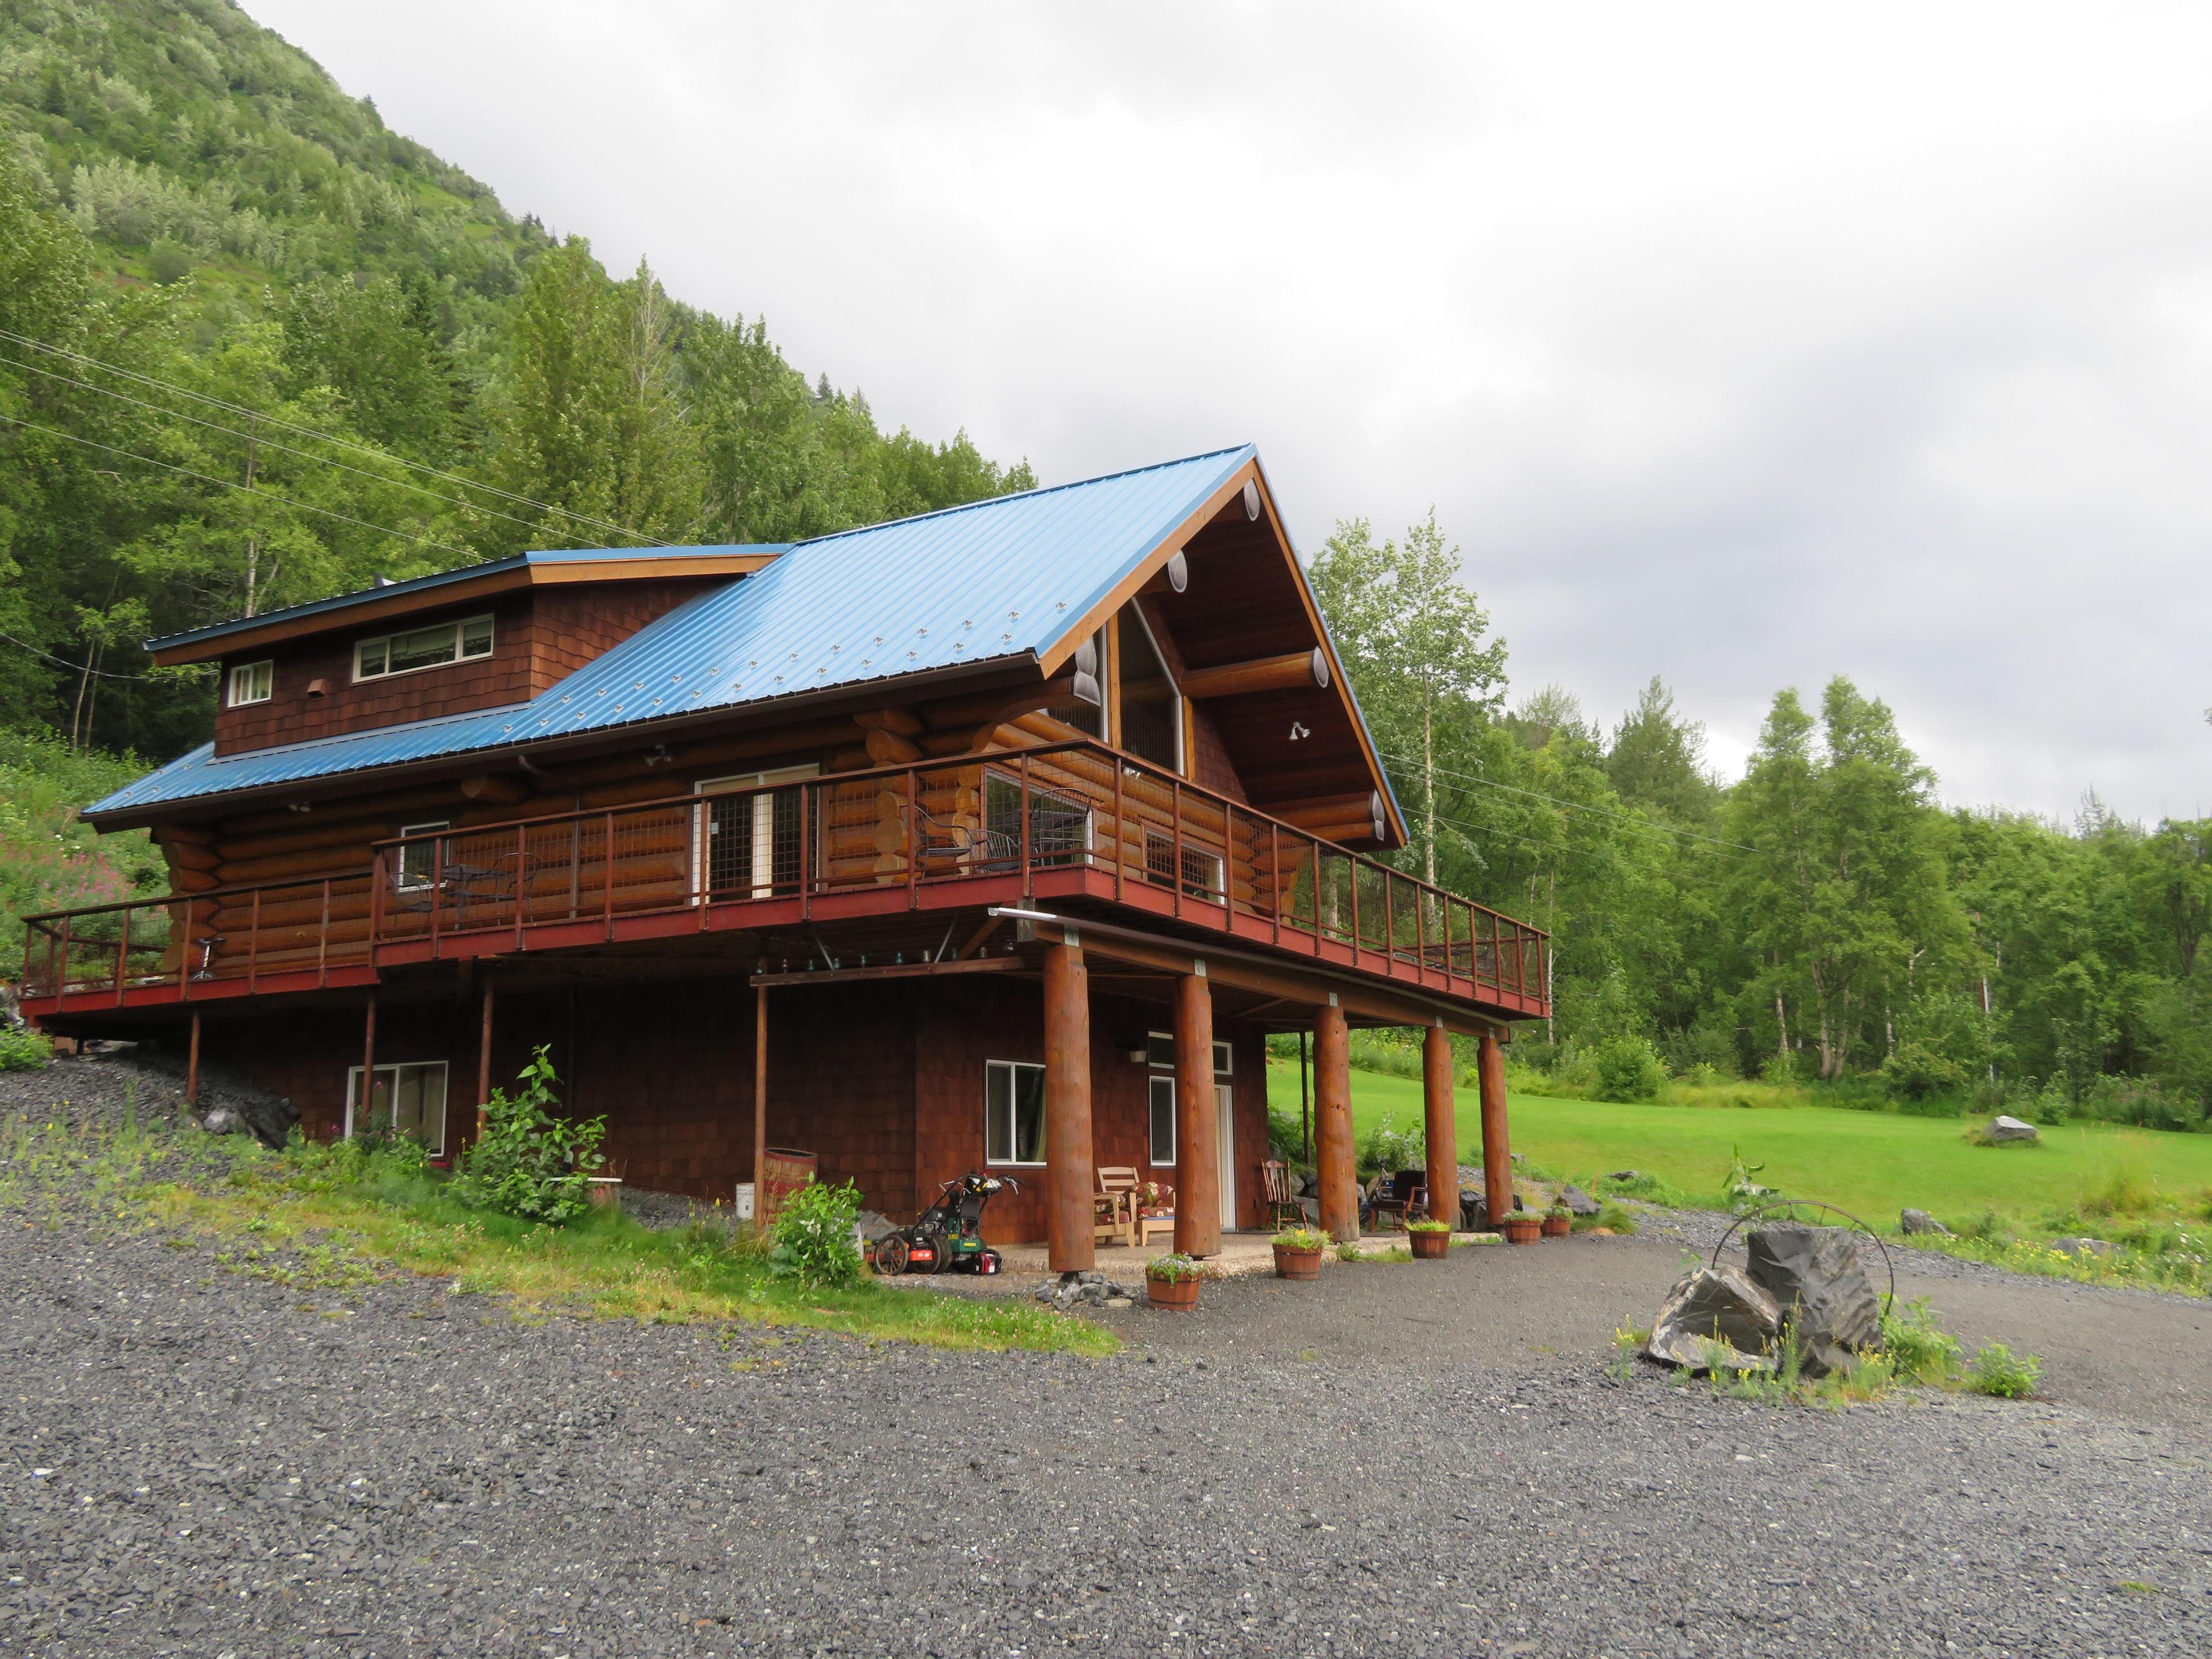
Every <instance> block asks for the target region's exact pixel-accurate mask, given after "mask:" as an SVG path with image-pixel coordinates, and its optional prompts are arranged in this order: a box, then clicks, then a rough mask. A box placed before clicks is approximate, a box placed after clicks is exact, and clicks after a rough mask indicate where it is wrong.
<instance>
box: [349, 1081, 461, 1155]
mask: <svg viewBox="0 0 2212 1659" xmlns="http://www.w3.org/2000/svg"><path fill="white" fill-rule="evenodd" d="M345 1127H346V1133H347V1135H348V1136H349V1137H350V1136H353V1135H357V1134H367V1133H374V1134H386V1135H391V1136H392V1137H394V1138H395V1139H398V1138H401V1137H404V1138H405V1139H409V1140H412V1141H415V1142H417V1143H418V1144H420V1145H421V1146H422V1147H424V1148H425V1149H426V1150H427V1151H428V1152H429V1154H430V1156H431V1157H432V1158H443V1157H444V1156H445V1155H446V1062H445V1061H444V1060H417V1061H409V1062H404V1063H402V1064H400V1065H397V1066H378V1067H377V1068H376V1080H375V1082H374V1084H373V1085H371V1086H370V1088H369V1092H368V1102H367V1103H366V1104H365V1105H364V1104H363V1103H362V1098H361V1067H360V1066H349V1067H348V1068H347V1071H346V1116H345Z"/></svg>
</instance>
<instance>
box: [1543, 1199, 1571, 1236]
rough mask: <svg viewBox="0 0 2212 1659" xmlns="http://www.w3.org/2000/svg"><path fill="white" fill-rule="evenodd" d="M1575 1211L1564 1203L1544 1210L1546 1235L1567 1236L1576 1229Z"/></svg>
mask: <svg viewBox="0 0 2212 1659" xmlns="http://www.w3.org/2000/svg"><path fill="white" fill-rule="evenodd" d="M1574 1227H1575V1212H1573V1211H1572V1210H1570V1209H1569V1208H1568V1207H1567V1206H1565V1205H1564V1204H1554V1205H1553V1206H1552V1207H1551V1208H1550V1209H1548V1210H1547V1211H1545V1212H1544V1237H1547V1238H1565V1237H1566V1236H1567V1235H1568V1234H1569V1233H1571V1232H1572V1231H1574Z"/></svg>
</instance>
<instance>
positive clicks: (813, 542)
mask: <svg viewBox="0 0 2212 1659" xmlns="http://www.w3.org/2000/svg"><path fill="white" fill-rule="evenodd" d="M1257 453H1259V446H1258V445H1257V444H1256V443H1254V442H1251V441H1249V440H1248V441H1245V442H1243V443H1241V444H1231V445H1228V446H1227V447H1225V448H1221V449H1201V450H1200V451H1199V452H1198V453H1196V454H1194V455H1178V456H1177V457H1176V459H1173V460H1171V461H1154V462H1152V464H1151V465H1146V466H1125V467H1123V468H1122V469H1121V471H1118V472H1101V473H1099V474H1098V475H1097V477H1091V478H1076V479H1072V480H1071V481H1069V482H1068V483H1059V484H1040V485H1038V486H1037V487H1036V489H1018V490H1016V491H1015V492H1014V493H1013V494H1012V495H986V496H984V497H983V498H982V499H981V500H980V501H959V502H956V503H955V504H954V505H952V506H951V507H932V508H930V509H929V511H928V512H927V513H908V514H907V515H906V516H905V517H904V518H900V519H879V520H877V521H876V522H875V523H874V524H856V525H854V526H853V527H852V528H851V529H849V530H831V531H827V532H823V534H822V535H819V536H809V537H807V538H805V540H803V541H796V542H793V543H790V544H789V546H790V549H791V550H793V551H794V552H796V551H797V550H799V549H800V548H802V547H819V546H821V545H822V544H823V543H824V542H834V541H841V540H842V539H843V538H846V537H848V536H866V535H869V534H872V532H876V531H878V530H889V529H890V528H891V527H892V526H896V525H902V524H920V523H921V522H922V521H923V520H927V519H943V518H949V517H951V515H952V514H953V513H974V512H975V511H977V510H979V509H981V508H983V507H1004V506H1006V505H1007V504H1008V503H1009V502H1012V501H1034V500H1036V498H1037V497H1038V496H1040V495H1060V494H1062V493H1063V492H1065V491H1066V490H1070V489H1089V488H1090V487H1091V485H1093V484H1103V483H1113V482H1114V480H1115V479H1116V478H1133V477H1137V476H1138V475H1139V473H1145V472H1164V471H1167V470H1168V469H1169V468H1170V467H1174V466H1188V465H1192V464H1193V463H1194V462H1196V461H1211V460H1216V459H1219V458H1220V457H1222V456H1224V455H1243V454H1257Z"/></svg>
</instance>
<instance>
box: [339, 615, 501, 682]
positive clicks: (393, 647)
mask: <svg viewBox="0 0 2212 1659" xmlns="http://www.w3.org/2000/svg"><path fill="white" fill-rule="evenodd" d="M489 655H491V618H490V617H463V618H462V619H461V620H460V621H459V622H449V623H435V624H433V625H432V626H430V627H428V628H416V629H410V630H409V631H408V632H406V633H404V634H381V635H378V636H377V637H376V638H374V639H373V640H360V641H356V642H355V644H354V647H353V677H354V678H356V679H357V680H378V679H382V678H384V677H385V676H386V675H387V674H411V673H413V672H414V671H416V669H418V668H441V667H443V666H444V665H446V664H447V663H449V662H459V661H461V660H463V659H465V658H469V657H489Z"/></svg>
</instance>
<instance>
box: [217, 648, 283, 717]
mask: <svg viewBox="0 0 2212 1659" xmlns="http://www.w3.org/2000/svg"><path fill="white" fill-rule="evenodd" d="M257 671H258V674H259V677H260V682H261V690H260V691H259V692H258V694H257V695H254V696H240V694H239V687H240V684H241V680H242V679H243V677H245V676H248V675H252V674H254V673H256V672H257ZM243 683H244V684H248V685H250V684H252V681H251V680H243ZM274 696H276V658H274V657H259V658H257V659H254V660H253V661H252V662H241V663H237V664H234V665H233V666H232V668H231V671H230V672H229V674H228V677H227V685H226V688H225V690H224V694H223V703H222V706H223V707H224V708H252V706H253V705H254V704H256V703H258V702H269V701H270V699H271V698H272V697H274Z"/></svg>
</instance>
